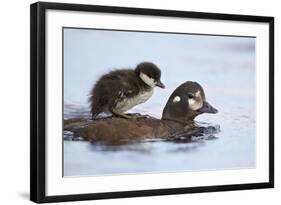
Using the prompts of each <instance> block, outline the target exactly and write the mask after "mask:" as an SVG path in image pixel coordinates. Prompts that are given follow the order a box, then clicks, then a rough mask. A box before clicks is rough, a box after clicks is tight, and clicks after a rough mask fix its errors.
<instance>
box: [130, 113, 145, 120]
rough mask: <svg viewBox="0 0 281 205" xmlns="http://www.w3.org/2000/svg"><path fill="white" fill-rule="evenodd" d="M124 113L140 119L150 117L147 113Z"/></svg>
mask: <svg viewBox="0 0 281 205" xmlns="http://www.w3.org/2000/svg"><path fill="white" fill-rule="evenodd" d="M126 115H129V116H131V117H132V118H140V119H146V118H150V116H149V115H142V114H140V113H127V114H126Z"/></svg>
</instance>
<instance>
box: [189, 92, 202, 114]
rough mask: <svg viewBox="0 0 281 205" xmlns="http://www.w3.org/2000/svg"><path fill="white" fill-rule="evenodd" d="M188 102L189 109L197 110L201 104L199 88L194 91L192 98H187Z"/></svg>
mask: <svg viewBox="0 0 281 205" xmlns="http://www.w3.org/2000/svg"><path fill="white" fill-rule="evenodd" d="M188 104H189V107H190V109H192V110H198V109H200V108H201V107H202V106H203V100H202V97H201V94H200V90H198V91H197V92H196V93H195V96H194V98H190V99H188Z"/></svg>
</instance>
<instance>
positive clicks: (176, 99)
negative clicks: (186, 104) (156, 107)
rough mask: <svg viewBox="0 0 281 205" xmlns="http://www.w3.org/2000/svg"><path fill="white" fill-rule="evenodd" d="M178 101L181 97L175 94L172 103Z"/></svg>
mask: <svg viewBox="0 0 281 205" xmlns="http://www.w3.org/2000/svg"><path fill="white" fill-rule="evenodd" d="M180 101H181V98H180V97H179V96H176V97H174V99H173V103H177V102H180Z"/></svg>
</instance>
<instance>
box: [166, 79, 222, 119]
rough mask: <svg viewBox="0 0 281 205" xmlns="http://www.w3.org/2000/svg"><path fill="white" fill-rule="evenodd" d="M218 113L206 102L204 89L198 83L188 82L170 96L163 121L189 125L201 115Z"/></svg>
mask: <svg viewBox="0 0 281 205" xmlns="http://www.w3.org/2000/svg"><path fill="white" fill-rule="evenodd" d="M217 112H218V110H217V109H215V108H214V107H213V106H211V105H210V104H209V103H208V102H207V101H206V97H205V93H204V90H203V88H202V87H201V86H200V85H199V84H198V83H197V82H191V81H187V82H185V83H183V84H181V85H180V86H179V87H177V88H176V90H175V91H174V92H173V93H172V95H171V96H170V98H169V100H168V102H167V104H166V106H165V108H164V110H163V113H162V119H163V120H165V119H166V120H173V121H178V122H183V123H188V122H190V121H192V120H193V119H194V118H195V117H196V116H198V115H200V114H203V113H217Z"/></svg>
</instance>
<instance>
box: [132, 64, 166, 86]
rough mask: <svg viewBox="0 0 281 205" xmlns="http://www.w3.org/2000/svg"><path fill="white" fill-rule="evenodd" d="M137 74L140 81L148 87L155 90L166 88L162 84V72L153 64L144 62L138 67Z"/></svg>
mask: <svg viewBox="0 0 281 205" xmlns="http://www.w3.org/2000/svg"><path fill="white" fill-rule="evenodd" d="M135 72H136V74H137V75H138V76H139V77H140V79H141V80H142V81H143V82H144V83H145V84H147V85H148V86H150V87H152V88H154V87H155V86H158V87H160V88H165V85H164V84H163V83H162V82H161V79H160V78H161V70H160V69H159V68H158V67H157V66H156V65H155V64H153V63H150V62H143V63H140V64H138V65H137V67H136V69H135Z"/></svg>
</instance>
